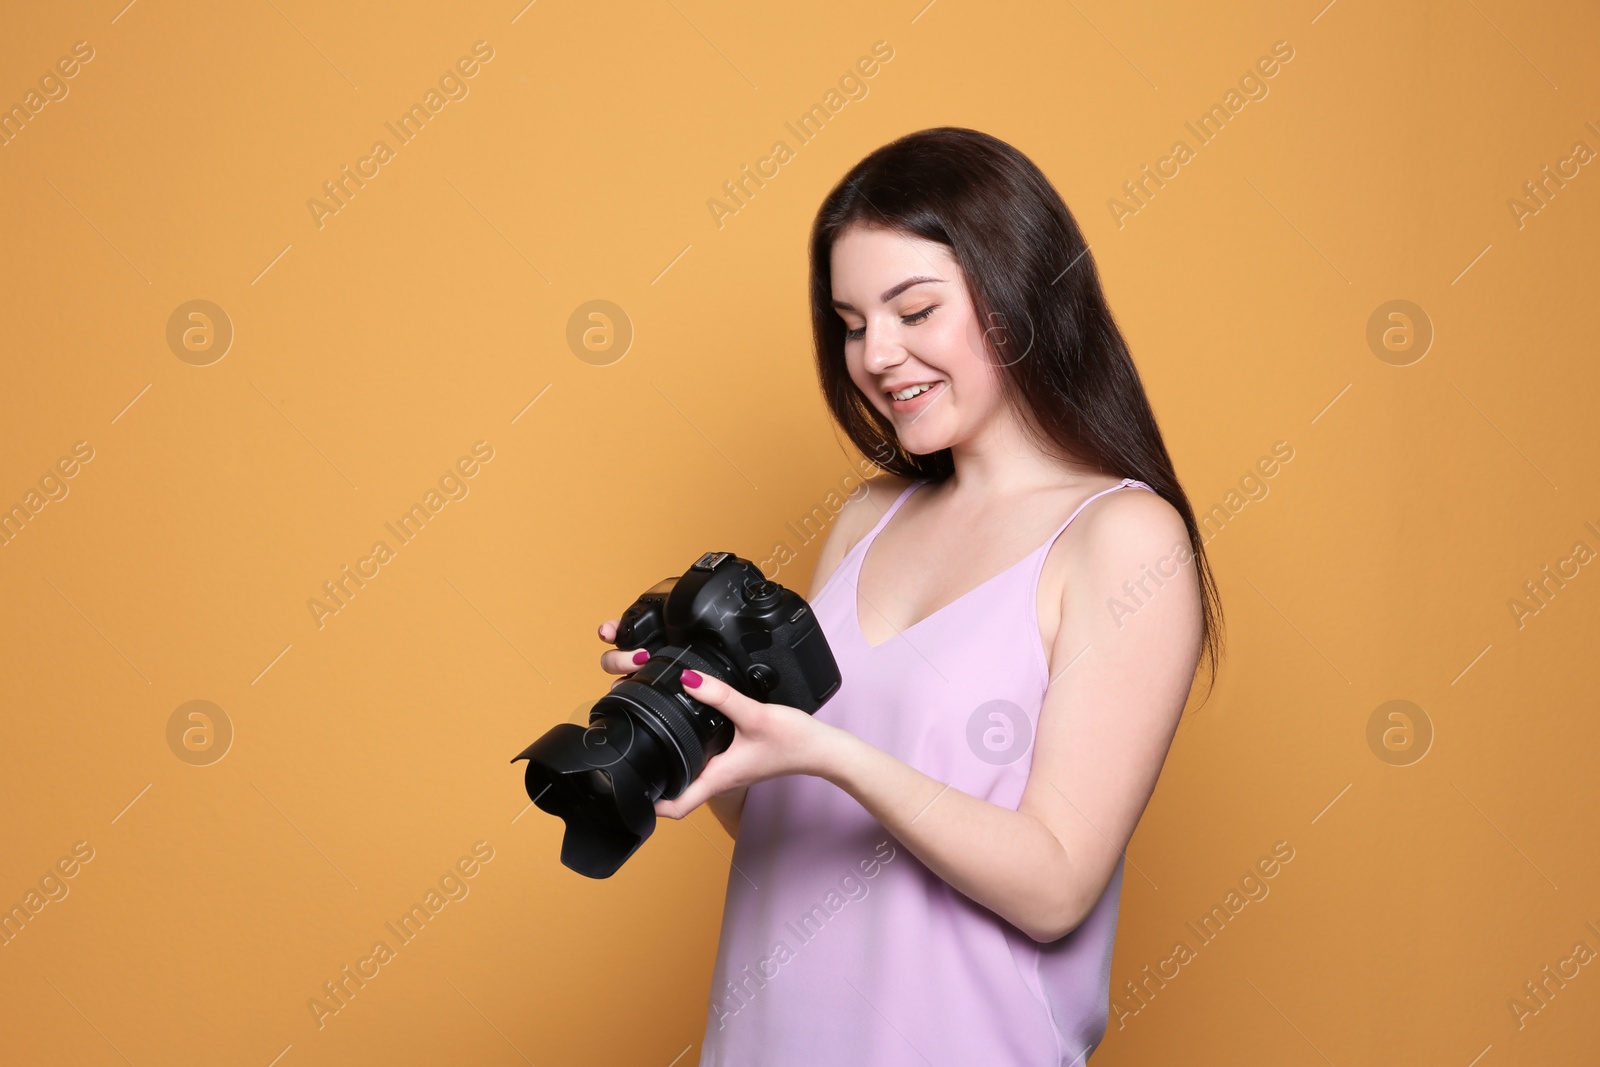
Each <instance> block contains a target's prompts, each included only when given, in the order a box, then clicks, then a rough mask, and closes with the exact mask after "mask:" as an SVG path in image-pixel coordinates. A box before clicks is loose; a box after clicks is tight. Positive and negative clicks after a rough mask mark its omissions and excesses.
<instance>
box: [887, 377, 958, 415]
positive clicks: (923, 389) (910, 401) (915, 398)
mask: <svg viewBox="0 0 1600 1067" xmlns="http://www.w3.org/2000/svg"><path fill="white" fill-rule="evenodd" d="M944 388H945V382H944V380H943V379H937V380H935V381H931V382H918V383H917V384H916V385H914V386H908V387H907V388H906V389H901V390H899V392H898V393H884V395H885V396H887V397H888V398H889V407H890V408H891V409H892V410H894V411H896V412H912V411H920V410H922V409H923V408H925V407H927V406H928V405H929V404H931V403H933V401H934V399H935V398H937V397H938V396H939V395H940V394H941V393H942V392H943V391H944ZM908 393H909V394H910V395H909V396H908V395H907V394H908ZM901 397H905V399H903V400H902V399H900V398H901Z"/></svg>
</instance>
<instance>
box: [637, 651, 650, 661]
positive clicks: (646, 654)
mask: <svg viewBox="0 0 1600 1067" xmlns="http://www.w3.org/2000/svg"><path fill="white" fill-rule="evenodd" d="M649 661H650V650H649V649H645V648H641V649H640V650H639V651H637V652H635V653H634V654H633V662H635V663H648V662H649Z"/></svg>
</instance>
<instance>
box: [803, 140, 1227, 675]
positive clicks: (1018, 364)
mask: <svg viewBox="0 0 1600 1067" xmlns="http://www.w3.org/2000/svg"><path fill="white" fill-rule="evenodd" d="M857 224H859V225H866V226H876V227H882V228H885V229H889V230H893V231H897V232H900V233H905V234H910V235H912V236H915V237H921V238H924V239H926V240H929V241H937V242H939V243H940V244H942V245H945V246H946V247H948V248H949V249H950V250H951V253H952V254H953V255H954V257H955V259H956V262H957V263H959V264H960V265H961V270H962V272H963V273H964V274H965V275H966V280H967V286H968V289H969V293H970V296H971V299H972V305H973V310H974V311H975V312H976V313H977V315H978V317H979V320H980V321H981V322H984V323H986V324H988V328H987V329H986V331H985V333H984V336H985V338H986V339H987V341H988V345H989V351H990V354H991V356H992V357H993V359H994V364H995V367H996V368H997V369H998V370H999V371H1000V372H1001V373H1000V382H1001V390H1002V395H1003V396H1004V397H1005V400H1006V403H1007V404H1008V405H1009V406H1010V408H1011V410H1012V411H1014V412H1016V413H1017V415H1018V416H1019V422H1020V423H1021V424H1022V426H1023V428H1024V431H1025V432H1026V433H1027V434H1028V435H1029V436H1030V438H1032V439H1033V440H1034V442H1035V443H1036V444H1037V445H1038V446H1039V447H1040V448H1041V449H1042V450H1044V451H1045V452H1046V453H1047V454H1049V455H1052V456H1055V457H1057V458H1059V459H1061V460H1063V461H1067V462H1072V463H1074V464H1076V463H1087V464H1088V465H1090V466H1091V467H1092V468H1096V469H1098V470H1099V472H1100V473H1102V474H1106V475H1109V476H1113V477H1118V478H1135V479H1138V480H1139V481H1142V482H1144V483H1146V484H1147V485H1149V486H1150V488H1152V489H1154V490H1155V491H1156V492H1157V493H1160V494H1161V496H1162V498H1163V499H1165V500H1166V501H1167V502H1168V503H1169V504H1171V505H1172V506H1173V507H1174V508H1176V509H1177V511H1178V513H1179V514H1180V515H1182V516H1183V522H1184V525H1185V526H1186V527H1188V531H1189V545H1190V548H1191V550H1192V551H1193V553H1194V562H1195V570H1196V573H1197V574H1198V576H1199V579H1200V592H1201V644H1202V648H1203V649H1204V658H1205V660H1206V661H1207V664H1208V666H1209V668H1210V674H1211V676H1212V682H1213V684H1214V682H1215V675H1216V667H1217V663H1218V660H1219V659H1220V657H1221V653H1222V638H1221V624H1222V603H1221V599H1220V598H1219V597H1218V595H1217V587H1216V581H1215V579H1214V578H1213V577H1212V574H1211V567H1210V564H1209V563H1208V562H1207V560H1206V554H1205V544H1204V542H1203V541H1202V540H1201V537H1200V528H1199V526H1198V525H1197V524H1196V523H1195V518H1194V509H1193V508H1191V507H1190V506H1189V499H1188V497H1187V496H1185V495H1184V492H1183V488H1182V487H1181V486H1180V485H1179V484H1178V478H1177V475H1176V474H1174V473H1173V469H1172V459H1171V457H1169V456H1168V455H1167V447H1166V444H1165V443H1164V442H1163V441H1162V439H1161V431H1160V429H1159V428H1158V427H1157V425H1156V418H1155V413H1154V412H1153V411H1152V410H1151V408H1150V400H1149V398H1148V397H1146V396H1145V392H1144V384H1143V382H1141V381H1140V379H1139V372H1138V370H1136V369H1135V368H1134V365H1133V358H1132V357H1131V356H1130V355H1129V354H1128V345H1127V342H1125V341H1124V340H1123V338H1122V332H1121V331H1120V330H1119V329H1118V328H1117V323H1116V320H1115V319H1114V318H1113V317H1112V314H1111V309H1110V307H1109V306H1108V305H1107V303H1106V298H1105V293H1104V292H1102V291H1101V288H1100V276H1099V274H1098V272H1097V271H1096V270H1095V264H1094V259H1093V258H1092V257H1091V256H1090V255H1089V248H1088V246H1087V245H1086V244H1085V243H1084V239H1083V234H1082V233H1081V232H1079V230H1078V224H1077V222H1076V220H1074V219H1073V217H1072V212H1070V211H1068V210H1067V205H1066V204H1065V203H1064V202H1063V201H1062V199H1061V195H1060V194H1059V193H1057V192H1056V190H1055V187H1054V186H1052V185H1051V184H1050V182H1049V180H1048V179H1047V178H1046V177H1045V176H1044V174H1043V173H1042V172H1041V171H1040V170H1039V168H1038V167H1037V166H1035V165H1034V164H1033V162H1032V160H1030V159H1028V157H1027V156H1025V155H1023V154H1022V153H1021V152H1019V151H1017V150H1016V149H1015V148H1013V147H1012V146H1011V145H1009V144H1007V143H1006V142H1004V141H1002V140H1000V139H998V138H996V137H992V136H990V135H989V134H986V133H979V132H978V131H977V130H968V129H962V128H960V127H955V126H941V127H937V128H935V129H928V130H920V131H918V132H916V133H912V134H907V135H906V136H904V137H901V138H900V139H899V140H896V141H893V142H891V143H890V144H887V145H884V146H883V147H882V148H879V149H878V150H877V151H875V152H873V153H872V154H871V155H869V156H867V157H866V158H865V159H863V160H861V162H859V163H857V164H856V165H855V166H854V167H852V168H851V169H850V172H849V173H848V174H846V175H845V176H844V177H843V178H841V179H840V180H839V183H838V184H837V185H835V186H834V188H833V189H832V191H831V192H829V193H828V196H827V198H826V199H825V200H823V202H822V207H821V208H820V209H818V211H817V217H816V221H815V222H814V223H813V224H812V229H811V323H812V331H813V335H814V337H815V341H816V357H817V375H818V378H819V380H820V382H821V384H822V390H823V394H824V396H825V397H826V398H827V402H828V406H829V408H830V409H831V410H832V412H833V417H834V419H835V420H836V421H837V422H838V423H839V425H840V426H841V427H842V428H843V429H844V432H845V433H846V434H847V435H848V436H849V438H850V440H851V442H852V443H854V444H855V446H856V447H857V448H858V449H860V451H861V454H862V455H863V456H866V457H870V458H871V459H872V460H873V462H875V463H876V464H877V465H878V466H879V467H881V468H882V469H884V470H886V471H888V472H890V473H892V474H896V475H899V476H901V477H905V478H918V479H926V480H929V481H935V482H938V481H943V480H945V479H946V478H948V477H950V475H951V474H952V473H953V472H954V470H955V462H954V460H953V458H952V457H951V454H950V450H949V449H948V448H945V449H940V450H939V451H937V452H930V453H926V454H922V455H916V454H913V453H910V452H907V451H905V450H904V449H903V448H902V447H901V446H900V442H899V438H898V436H897V435H896V433H895V431H894V427H893V425H892V424H891V423H889V422H888V420H886V419H885V418H883V416H882V415H880V414H879V413H878V410H877V408H875V407H873V406H872V403H871V402H870V401H869V400H868V399H867V398H866V396H864V395H863V394H862V393H861V391H860V390H859V389H858V388H857V387H856V385H855V383H854V382H853V381H851V379H850V372H849V370H848V369H847V368H846V365H845V355H844V341H845V337H844V334H845V324H844V321H843V320H842V319H841V318H840V317H839V315H838V313H837V312H836V311H834V309H833V277H832V268H831V258H830V257H831V252H832V249H833V243H834V241H835V240H836V239H837V238H838V236H839V235H840V234H841V233H843V232H844V231H845V230H846V229H847V228H849V227H850V226H852V225H857Z"/></svg>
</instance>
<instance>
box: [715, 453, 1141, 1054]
mask: <svg viewBox="0 0 1600 1067" xmlns="http://www.w3.org/2000/svg"><path fill="white" fill-rule="evenodd" d="M925 484H927V483H926V481H918V482H915V483H913V484H912V485H910V486H908V487H907V488H906V490H905V491H904V492H903V493H901V494H900V496H899V497H898V498H897V499H896V500H895V502H894V503H893V504H892V505H891V506H890V507H889V508H888V509H887V510H886V511H885V512H884V514H883V516H882V518H880V519H879V520H878V523H877V525H876V526H874V527H873V528H872V530H871V531H870V532H869V533H868V534H867V535H866V536H865V537H863V538H862V539H861V540H860V541H859V542H857V543H856V544H855V545H854V546H853V547H852V548H851V549H850V551H849V553H847V554H846V555H845V557H844V559H843V560H842V561H841V562H840V563H839V566H838V567H837V569H836V570H835V571H834V573H833V574H831V575H830V576H829V578H828V581H827V583H826V584H825V585H824V586H823V587H822V589H821V590H820V591H819V592H818V594H817V596H816V598H815V599H814V600H813V601H812V602H811V606H812V609H813V610H814V611H815V612H816V615H817V617H818V620H819V621H820V623H821V625H822V629H823V633H824V634H825V635H826V636H827V638H828V643H829V645H830V646H831V647H832V649H833V654H834V657H835V659H836V660H837V661H838V664H839V670H840V673H841V675H842V678H843V683H842V685H841V686H840V688H839V691H838V692H837V693H836V694H835V695H834V696H833V698H832V699H831V700H830V701H829V702H828V703H827V704H825V705H824V706H823V707H822V708H821V709H820V710H819V711H818V712H817V717H818V718H819V719H822V720H824V721H826V722H830V723H832V724H833V725H835V726H838V727H841V728H842V729H845V730H848V731H850V732H851V733H853V734H855V735H857V736H858V737H860V738H862V739H863V740H865V741H867V742H869V743H871V744H873V745H876V746H877V747H878V748H881V749H883V750H884V751H886V752H888V753H890V754H891V755H894V756H896V757H898V758H900V759H902V760H904V761H905V762H907V763H909V764H910V765H911V766H913V767H916V768H917V769H918V770H920V771H922V772H923V773H925V774H928V775H930V776H932V777H933V778H935V779H937V780H939V781H941V782H948V783H949V784H950V786H951V788H954V789H960V790H962V791H964V792H966V793H970V794H972V795H973V796H976V797H979V798H982V799H984V800H988V801H990V802H991V803H994V804H999V805H1001V806H1002V807H1006V808H1010V809H1012V810H1015V809H1016V807H1017V804H1018V803H1019V802H1020V801H1021V799H1022V791H1023V787H1024V785H1026V784H1027V779H1028V770H1029V768H1030V766H1031V764H1032V755H1033V746H1032V739H1033V737H1034V736H1035V733H1036V730H1035V727H1036V725H1037V722H1038V714H1039V708H1040V706H1041V704H1042V703H1043V700H1044V694H1045V690H1046V688H1047V686H1048V684H1049V667H1048V663H1047V661H1046V658H1045V650H1044V648H1043V646H1042V644H1041V641H1040V636H1039V623H1038V607H1037V596H1038V583H1039V575H1040V572H1041V571H1042V570H1043V567H1044V560H1045V556H1046V555H1047V554H1048V552H1049V549H1050V546H1051V545H1052V544H1053V543H1054V542H1055V540H1056V538H1057V537H1059V536H1060V535H1061V533H1062V531H1064V530H1065V529H1066V528H1067V526H1068V525H1069V524H1070V523H1071V522H1072V520H1073V519H1075V518H1077V516H1078V514H1079V512H1081V511H1082V510H1083V508H1084V507H1085V506H1087V505H1088V504H1089V503H1090V502H1091V501H1093V500H1095V499H1097V498H1098V497H1101V496H1104V495H1105V494H1106V493H1110V492H1115V491H1116V490H1118V489H1125V488H1129V487H1139V488H1142V489H1146V490H1150V491H1151V492H1154V490H1151V489H1150V487H1149V486H1148V485H1146V484H1145V483H1143V482H1140V481H1135V480H1134V479H1132V478H1125V479H1123V480H1122V481H1121V482H1120V483H1119V484H1117V485H1114V486H1112V487H1111V488H1109V489H1105V490H1103V491H1101V492H1099V493H1095V494H1094V495H1093V496H1090V497H1089V499H1088V500H1085V501H1084V502H1083V504H1081V505H1079V506H1078V508H1077V509H1076V510H1074V511H1073V513H1072V515H1071V517H1069V518H1068V519H1067V521H1066V522H1064V523H1062V524H1061V526H1060V528H1058V529H1057V530H1056V532H1055V533H1054V534H1052V535H1051V537H1050V539H1049V540H1048V541H1046V542H1045V543H1044V544H1043V545H1040V546H1039V547H1038V548H1036V549H1035V550H1034V551H1032V552H1030V553H1029V554H1028V555H1026V556H1024V557H1023V558H1022V559H1020V560H1018V561H1017V562H1016V563H1014V564H1012V565H1011V566H1010V567H1007V568H1006V569H1005V570H1003V571H1001V572H1000V573H999V574H997V575H995V576H994V577H993V578H990V579H989V580H988V581H986V582H984V583H983V584H982V585H980V586H978V587H977V588H975V589H972V590H971V591H969V592H967V593H965V594H964V595H962V596H961V597H959V598H958V599H956V600H955V601H953V602H951V603H950V604H948V605H946V606H945V607H943V608H940V609H939V610H938V611H935V612H934V613H933V614H932V615H929V616H928V617H927V618H925V619H922V620H921V621H919V622H917V623H915V624H913V625H912V626H909V627H907V628H906V629H905V630H903V631H901V632H900V633H899V634H897V635H895V636H893V637H891V638H889V639H888V640H886V641H884V642H883V643H881V644H878V645H869V644H868V643H867V639H866V637H865V636H864V635H863V634H862V632H861V627H860V624H859V620H858V615H857V613H856V599H857V597H856V582H857V579H858V576H859V575H860V573H861V563H862V560H863V559H864V558H865V557H866V553H867V550H868V549H869V548H871V546H872V542H873V541H874V540H875V539H876V538H877V535H878V533H879V532H880V531H881V530H882V529H883V528H884V526H885V525H886V524H887V523H888V522H889V520H890V519H891V518H892V517H893V516H894V513H895V512H896V511H898V510H899V509H900V505H901V504H903V503H904V502H905V501H906V498H907V497H909V496H910V495H911V493H912V492H914V491H915V490H916V489H918V488H919V487H921V486H922V485H925ZM1122 869H1123V861H1122V860H1120V859H1119V860H1118V861H1117V866H1116V869H1115V871H1114V872H1113V873H1112V876H1111V880H1110V882H1109V883H1108V884H1107V886H1106V888H1105V891H1104V893H1103V894H1102V895H1101V897H1100V899H1099V901H1098V902H1097V903H1096V904H1095V906H1094V908H1093V910H1092V911H1091V912H1090V913H1089V916H1088V918H1086V919H1085V920H1084V921H1083V922H1082V923H1081V924H1080V925H1079V926H1078V927H1077V928H1076V929H1074V930H1073V931H1072V932H1071V933H1069V934H1068V935H1067V936H1065V937H1063V938H1061V939H1060V940H1058V941H1053V942H1050V943H1048V944H1040V943H1038V942H1036V941H1034V940H1033V939H1032V938H1030V937H1028V936H1027V935H1026V934H1024V933H1022V932H1021V931H1020V930H1018V929H1017V928H1016V927H1014V926H1012V925H1011V924H1010V923H1008V922H1006V921H1005V920H1004V919H1001V918H1000V917H999V916H997V915H996V914H994V913H993V912H992V911H990V910H988V909H987V908H985V907H983V906H981V905H979V904H977V903H975V902H973V901H972V900H971V899H970V898H969V897H967V896H965V895H963V894H962V893H960V892H959V891H957V890H956V889H954V888H952V887H951V886H950V885H949V884H948V883H946V882H945V881H944V880H943V879H941V878H940V877H939V876H938V875H936V874H934V873H933V872H932V871H930V870H929V869H928V868H927V867H925V866H924V865H923V864H922V862H921V861H920V860H918V859H917V858H916V857H915V856H914V855H913V854H912V853H911V852H910V850H908V849H907V848H906V847H905V846H904V845H902V844H900V842H899V841H897V840H896V839H895V838H894V837H893V835H891V834H890V833H889V832H888V831H887V830H886V829H884V827H883V825H882V824H881V823H879V822H878V821H877V820H876V819H875V818H873V817H872V816H871V815H870V814H869V813H868V812H867V810H866V809H865V808H863V807H862V806H861V805H860V804H859V803H858V802H857V801H856V800H855V798H854V797H852V796H850V795H849V794H848V793H846V792H845V791H844V790H842V789H840V788H838V787H837V786H835V785H833V784H831V783H829V782H827V781H824V780H823V779H821V778H815V777H811V776H808V775H788V776H784V777H781V778H772V779H768V780H767V781H764V782H757V783H756V784H754V785H752V786H751V787H750V789H749V792H748V794H747V795H746V798H745V804H744V811H743V814H742V815H741V817H740V824H739V834H738V838H737V841H736V842H735V845H734V850H733V861H732V867H731V869H730V870H729V872H728V887H727V896H726V899H725V903H724V907H723V917H722V935H721V941H720V943H719V944H718V946H717V957H716V965H715V969H714V971H713V976H712V985H711V1002H710V1009H709V1012H708V1016H707V1025H706V1035H705V1042H704V1045H703V1048H702V1051H701V1056H700V1065H701V1067H748V1065H752V1064H759V1065H762V1067H817V1065H819V1064H872V1065H873V1067H901V1065H904V1067H945V1065H949V1067H973V1065H975V1064H985V1065H987V1064H1019V1065H1021V1064H1026V1065H1035V1064H1038V1065H1044V1064H1051V1065H1055V1067H1072V1065H1079V1064H1082V1063H1084V1062H1085V1061H1086V1060H1087V1059H1088V1057H1089V1054H1090V1052H1092V1051H1093V1049H1094V1047H1095V1046H1096V1045H1097V1044H1098V1043H1099V1041H1100V1039H1101V1037H1102V1036H1103V1035H1104V1034H1105V1029H1106V1020H1107V1016H1108V1013H1109V1008H1110V986H1111V948H1112V939H1113V936H1114V934H1115V931H1116V921H1117V905H1118V903H1119V899H1120V897H1121V892H1122Z"/></svg>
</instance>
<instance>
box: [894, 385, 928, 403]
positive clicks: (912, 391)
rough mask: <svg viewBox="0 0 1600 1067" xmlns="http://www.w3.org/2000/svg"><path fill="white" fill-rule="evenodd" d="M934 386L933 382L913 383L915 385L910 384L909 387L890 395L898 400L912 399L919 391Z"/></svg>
mask: <svg viewBox="0 0 1600 1067" xmlns="http://www.w3.org/2000/svg"><path fill="white" fill-rule="evenodd" d="M932 388H933V386H932V385H931V384H930V385H913V386H909V387H907V388H905V389H902V390H901V391H900V392H898V393H890V394H889V395H890V396H892V397H894V398H895V399H896V400H910V399H911V398H912V397H914V396H916V395H917V394H918V393H925V392H927V391H928V390H929V389H932Z"/></svg>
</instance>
